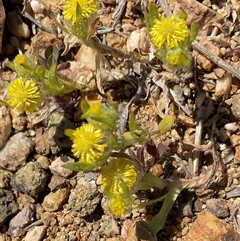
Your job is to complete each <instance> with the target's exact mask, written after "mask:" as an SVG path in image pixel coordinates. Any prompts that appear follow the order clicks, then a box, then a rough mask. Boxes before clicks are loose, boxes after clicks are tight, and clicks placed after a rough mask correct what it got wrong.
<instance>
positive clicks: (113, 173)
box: [101, 158, 137, 194]
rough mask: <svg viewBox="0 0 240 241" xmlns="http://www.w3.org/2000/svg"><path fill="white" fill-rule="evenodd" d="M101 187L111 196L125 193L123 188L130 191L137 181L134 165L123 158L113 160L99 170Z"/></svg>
mask: <svg viewBox="0 0 240 241" xmlns="http://www.w3.org/2000/svg"><path fill="white" fill-rule="evenodd" d="M101 174H102V187H103V189H105V188H106V190H107V191H108V192H110V193H113V194H119V193H125V190H124V186H127V188H129V190H131V189H132V188H133V186H134V184H135V182H136V179H137V171H136V168H135V166H134V164H133V163H132V162H131V161H130V160H128V159H125V158H114V159H112V160H111V161H110V162H109V163H108V165H106V166H103V167H102V168H101Z"/></svg>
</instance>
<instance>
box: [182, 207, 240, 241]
mask: <svg viewBox="0 0 240 241" xmlns="http://www.w3.org/2000/svg"><path fill="white" fill-rule="evenodd" d="M193 240H194V241H206V240H207V241H226V240H240V235H239V234H238V233H237V232H236V231H234V229H233V227H232V226H230V225H228V224H226V223H225V222H224V221H223V220H221V219H218V218H217V217H215V216H214V215H213V214H211V213H210V212H208V211H205V210H204V211H202V212H200V213H199V214H198V217H197V219H196V220H195V222H194V224H193V226H192V227H191V229H190V231H189V233H188V234H187V235H186V237H185V239H184V241H193Z"/></svg>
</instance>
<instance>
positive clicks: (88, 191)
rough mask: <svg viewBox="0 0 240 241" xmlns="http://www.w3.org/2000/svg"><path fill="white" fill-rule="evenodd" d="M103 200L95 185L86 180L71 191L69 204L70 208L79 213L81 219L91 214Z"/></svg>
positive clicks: (81, 180)
mask: <svg viewBox="0 0 240 241" xmlns="http://www.w3.org/2000/svg"><path fill="white" fill-rule="evenodd" d="M100 199H101V193H100V192H99V191H98V189H97V186H96V185H95V184H92V183H89V182H86V181H85V180H84V178H81V179H80V180H78V184H77V185H76V187H75V188H74V189H72V190H71V193H70V196H69V200H68V203H69V205H70V207H71V208H72V209H73V210H75V211H77V212H79V216H80V217H84V216H86V215H89V214H91V213H92V212H93V211H94V210H95V209H96V207H97V205H98V203H99V202H100Z"/></svg>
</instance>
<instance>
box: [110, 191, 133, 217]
mask: <svg viewBox="0 0 240 241" xmlns="http://www.w3.org/2000/svg"><path fill="white" fill-rule="evenodd" d="M132 203H133V198H132V197H131V196H128V195H124V194H118V195H116V196H115V197H114V198H112V199H110V205H109V210H110V212H111V213H112V214H113V215H115V216H118V217H123V216H124V215H126V214H127V213H128V212H129V211H130V209H131V206H132Z"/></svg>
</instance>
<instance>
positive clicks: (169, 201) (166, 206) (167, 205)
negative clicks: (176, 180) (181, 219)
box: [151, 186, 181, 233]
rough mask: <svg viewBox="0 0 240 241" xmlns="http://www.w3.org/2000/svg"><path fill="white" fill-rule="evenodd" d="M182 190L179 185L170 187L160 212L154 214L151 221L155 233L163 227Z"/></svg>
mask: <svg viewBox="0 0 240 241" xmlns="http://www.w3.org/2000/svg"><path fill="white" fill-rule="evenodd" d="M180 192H181V189H180V188H179V187H177V186H171V187H170V188H169V190H168V193H167V195H166V198H165V199H164V202H163V205H162V207H161V210H160V212H159V213H158V214H157V215H156V216H154V217H153V219H152V221H151V227H152V228H153V230H154V231H155V233H157V232H158V231H159V230H161V229H162V228H163V226H164V224H165V222H166V219H167V215H168V213H169V212H170V210H171V208H172V206H173V204H174V202H175V201H176V199H177V197H178V195H179V193H180Z"/></svg>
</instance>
